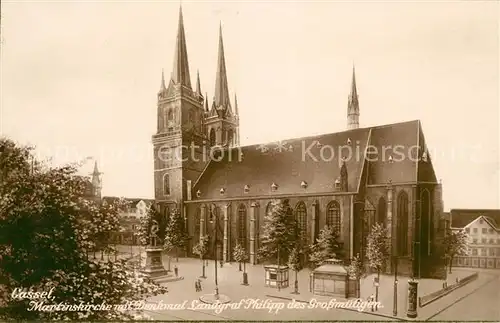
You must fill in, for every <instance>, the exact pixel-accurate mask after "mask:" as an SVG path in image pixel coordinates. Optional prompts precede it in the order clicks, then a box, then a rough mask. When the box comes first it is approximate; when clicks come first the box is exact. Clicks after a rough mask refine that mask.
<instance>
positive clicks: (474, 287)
mask: <svg viewBox="0 0 500 323" xmlns="http://www.w3.org/2000/svg"><path fill="white" fill-rule="evenodd" d="M475 270H476V271H479V278H478V279H477V281H474V282H472V283H470V284H468V285H466V286H464V287H462V288H460V289H459V290H457V291H454V292H452V293H451V294H449V295H447V296H445V297H443V298H442V299H440V300H439V301H438V302H436V303H437V304H430V305H428V306H429V307H431V306H433V305H434V307H435V308H434V311H436V310H437V312H436V313H435V314H432V315H431V316H430V317H426V318H424V317H422V319H426V320H431V321H450V320H460V321H500V306H499V304H500V271H499V270H489V269H475ZM426 307H427V306H426ZM426 307H424V309H425V308H426ZM422 312H423V311H422Z"/></svg>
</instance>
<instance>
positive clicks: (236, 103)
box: [234, 93, 239, 115]
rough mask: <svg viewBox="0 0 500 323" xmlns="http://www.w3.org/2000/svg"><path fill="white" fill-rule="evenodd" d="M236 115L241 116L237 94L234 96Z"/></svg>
mask: <svg viewBox="0 0 500 323" xmlns="http://www.w3.org/2000/svg"><path fill="white" fill-rule="evenodd" d="M234 114H236V115H239V112H238V98H237V97H236V93H235V94H234Z"/></svg>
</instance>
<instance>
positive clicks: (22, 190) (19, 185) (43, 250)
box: [0, 139, 166, 320]
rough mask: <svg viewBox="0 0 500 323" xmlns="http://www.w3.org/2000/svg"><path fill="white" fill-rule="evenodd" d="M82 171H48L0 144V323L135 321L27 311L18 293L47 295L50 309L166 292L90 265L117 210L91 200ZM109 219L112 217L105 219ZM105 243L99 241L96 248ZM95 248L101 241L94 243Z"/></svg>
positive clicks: (123, 272)
mask: <svg viewBox="0 0 500 323" xmlns="http://www.w3.org/2000/svg"><path fill="white" fill-rule="evenodd" d="M78 167H79V164H73V165H65V166H62V167H49V166H48V165H46V164H44V163H41V162H38V161H35V158H34V156H33V154H32V149H30V148H29V147H21V146H18V145H16V144H15V143H14V142H12V141H10V140H8V139H0V174H1V178H0V255H1V257H0V286H1V288H0V304H2V312H0V320H7V319H15V320H52V319H57V320H76V319H86V320H122V319H127V318H131V317H132V316H133V313H130V312H125V311H122V310H120V309H119V308H112V309H111V310H110V311H92V310H90V309H85V310H82V311H39V310H38V311H37V310H35V311H28V309H29V308H31V307H32V306H31V305H33V303H31V304H30V300H27V299H23V300H20V299H16V298H12V297H10V295H11V294H12V292H13V291H14V290H15V289H16V288H30V289H32V290H38V291H49V290H50V289H51V288H54V291H53V294H52V296H53V298H52V299H46V300H40V301H42V302H44V304H46V305H52V304H60V303H65V304H77V305H78V304H80V303H83V304H100V303H102V302H105V303H107V304H123V303H125V302H127V301H133V300H143V299H145V298H146V297H148V296H151V295H155V294H158V293H164V292H166V288H165V287H160V286H158V285H156V284H154V283H151V282H148V281H147V279H146V278H145V277H143V276H141V275H140V274H135V273H134V272H133V271H132V270H131V269H130V268H128V266H127V264H126V263H125V262H124V261H117V262H114V263H113V262H101V261H97V260H93V259H89V257H87V255H86V251H87V250H92V249H93V248H97V247H99V248H105V247H106V244H107V242H106V239H105V237H106V234H107V233H109V232H110V231H112V230H114V229H116V227H115V224H114V220H110V218H109V217H117V214H118V209H119V205H118V204H112V205H99V204H97V203H96V202H95V201H92V200H88V199H87V196H86V190H87V188H88V181H87V180H86V179H84V178H82V177H80V176H76V173H77V170H78ZM106 216H108V217H106ZM98 239H100V240H98ZM96 240H97V241H96Z"/></svg>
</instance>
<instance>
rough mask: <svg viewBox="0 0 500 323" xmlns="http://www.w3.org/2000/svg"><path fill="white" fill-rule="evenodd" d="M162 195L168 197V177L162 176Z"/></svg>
mask: <svg viewBox="0 0 500 323" xmlns="http://www.w3.org/2000/svg"><path fill="white" fill-rule="evenodd" d="M163 195H170V175H169V174H165V175H164V176H163Z"/></svg>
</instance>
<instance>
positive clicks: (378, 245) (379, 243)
mask: <svg viewBox="0 0 500 323" xmlns="http://www.w3.org/2000/svg"><path fill="white" fill-rule="evenodd" d="M367 241H368V242H367V248H366V257H367V258H368V264H369V266H370V268H372V269H374V270H376V271H377V280H378V282H380V271H381V270H382V268H383V266H384V263H385V259H387V258H388V257H389V250H388V245H389V238H388V232H387V229H386V228H385V227H384V226H383V225H381V224H380V223H377V224H375V225H373V227H372V229H371V231H370V234H369V235H368V237H367ZM376 293H377V294H376V300H377V301H378V287H377V289H376Z"/></svg>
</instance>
